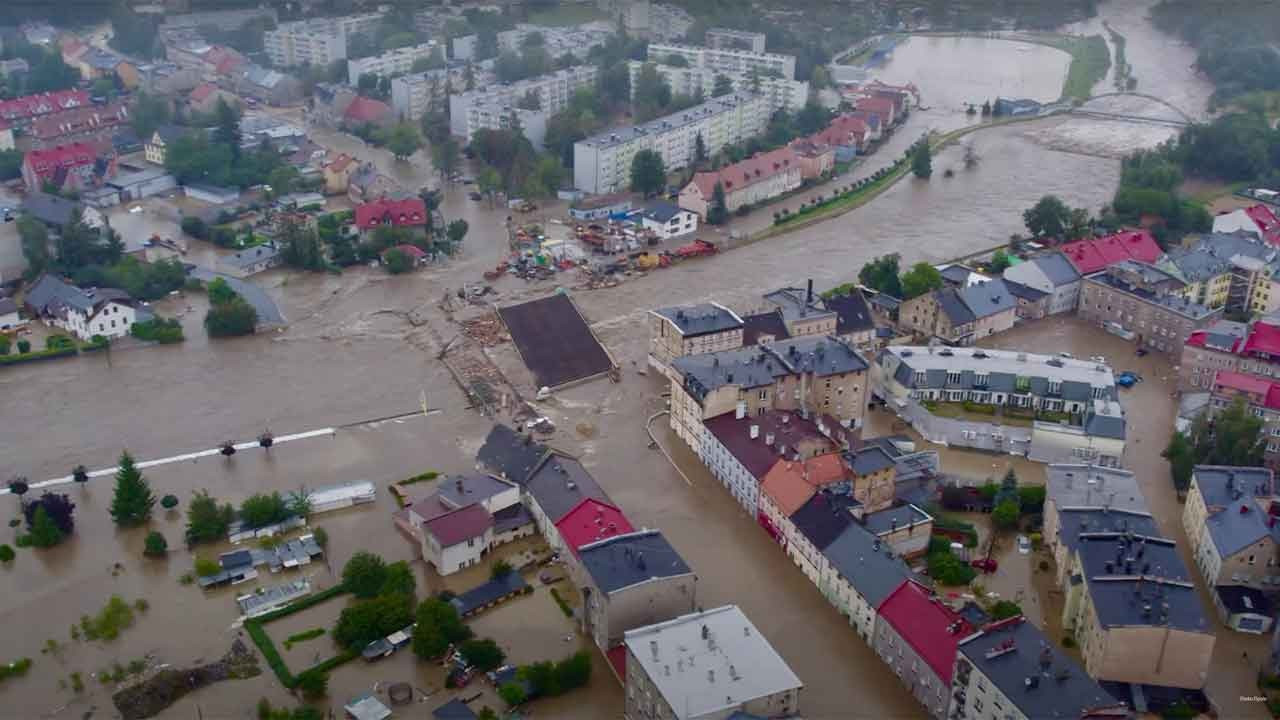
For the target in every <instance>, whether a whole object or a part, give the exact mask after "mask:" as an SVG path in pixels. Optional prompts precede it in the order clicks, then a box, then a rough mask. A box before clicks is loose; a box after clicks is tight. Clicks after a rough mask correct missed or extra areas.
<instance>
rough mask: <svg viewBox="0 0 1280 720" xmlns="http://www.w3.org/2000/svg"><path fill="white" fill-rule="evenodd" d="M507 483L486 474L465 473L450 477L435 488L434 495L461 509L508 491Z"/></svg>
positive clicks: (509, 487)
mask: <svg viewBox="0 0 1280 720" xmlns="http://www.w3.org/2000/svg"><path fill="white" fill-rule="evenodd" d="M510 489H511V486H510V485H508V484H507V483H505V482H503V481H501V480H499V479H497V478H495V477H493V476H492V475H488V474H486V473H466V474H463V475H450V476H449V477H447V478H444V479H443V480H442V481H441V482H440V483H439V484H438V485H437V487H436V492H435V494H436V495H437V496H439V498H440V499H441V500H444V501H445V502H446V503H449V504H451V505H452V506H453V507H462V506H464V505H470V504H471V503H476V502H484V501H485V500H488V499H489V498H491V497H493V496H494V495H497V494H498V493H501V492H502V491H504V490H510Z"/></svg>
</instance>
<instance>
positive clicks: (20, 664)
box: [0, 658, 31, 680]
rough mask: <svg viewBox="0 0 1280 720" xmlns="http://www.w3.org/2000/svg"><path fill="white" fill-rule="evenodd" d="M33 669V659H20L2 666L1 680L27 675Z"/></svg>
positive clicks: (0, 668) (0, 666)
mask: <svg viewBox="0 0 1280 720" xmlns="http://www.w3.org/2000/svg"><path fill="white" fill-rule="evenodd" d="M30 669H31V658H19V659H18V660H14V661H13V662H11V663H6V664H4V665H0V680H4V679H7V678H11V677H19V676H21V675H26V674H27V671H28V670H30Z"/></svg>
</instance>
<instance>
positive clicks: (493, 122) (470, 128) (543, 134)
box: [462, 99, 551, 152]
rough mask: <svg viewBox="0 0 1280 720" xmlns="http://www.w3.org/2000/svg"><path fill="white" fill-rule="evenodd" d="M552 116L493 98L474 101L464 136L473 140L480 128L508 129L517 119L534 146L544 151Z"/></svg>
mask: <svg viewBox="0 0 1280 720" xmlns="http://www.w3.org/2000/svg"><path fill="white" fill-rule="evenodd" d="M550 117H551V114H550V113H548V112H546V111H545V110H525V109H523V108H518V107H516V106H514V105H507V104H503V103H499V102H497V101H496V100H493V99H488V100H483V101H480V102H473V103H471V105H470V106H468V107H467V115H466V127H465V132H464V133H463V134H462V136H463V137H465V138H466V141H467V142H471V138H472V137H474V136H475V134H476V132H478V131H480V130H507V129H509V128H511V127H513V121H517V122H519V123H520V130H521V132H522V133H523V135H524V136H525V137H526V138H528V140H529V142H530V143H532V144H533V148H534V149H535V150H537V151H538V152H542V150H543V149H544V142H545V141H546V138H547V119H548V118H550Z"/></svg>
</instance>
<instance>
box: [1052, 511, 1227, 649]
mask: <svg viewBox="0 0 1280 720" xmlns="http://www.w3.org/2000/svg"><path fill="white" fill-rule="evenodd" d="M1076 552H1077V553H1078V554H1079V556H1080V566H1081V572H1082V574H1083V576H1084V579H1085V582H1086V584H1087V586H1088V591H1089V594H1090V596H1091V597H1092V598H1093V606H1094V612H1095V613H1096V614H1097V617H1098V622H1100V623H1101V624H1102V626H1103V627H1104V628H1112V627H1134V626H1146V625H1151V626H1160V627H1169V628H1171V629H1174V630H1185V631H1188V632H1204V633H1207V632H1210V627H1209V622H1208V620H1207V619H1206V618H1205V614H1204V607H1203V606H1202V605H1201V603H1200V596H1199V594H1198V593H1197V592H1196V588H1195V585H1194V584H1193V582H1192V580H1191V576H1190V573H1189V572H1188V571H1187V566H1186V565H1184V564H1183V562H1182V557H1181V556H1180V555H1179V554H1178V549H1177V547H1176V545H1175V544H1174V542H1173V541H1172V540H1166V539H1163V538H1138V537H1136V536H1135V537H1133V538H1129V537H1128V536H1127V535H1121V534H1119V533H1117V534H1114V535H1108V536H1096V535H1090V536H1085V537H1082V538H1081V539H1080V543H1079V547H1078V548H1077V550H1076ZM1108 566H1109V567H1108Z"/></svg>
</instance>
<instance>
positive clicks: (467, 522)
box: [396, 473, 534, 575]
mask: <svg viewBox="0 0 1280 720" xmlns="http://www.w3.org/2000/svg"><path fill="white" fill-rule="evenodd" d="M396 520H397V525H399V526H400V527H401V528H402V529H404V530H405V531H406V532H408V533H409V535H410V537H413V538H414V539H415V540H416V541H417V543H418V545H419V547H420V550H421V553H422V559H423V560H425V561H426V562H428V563H429V564H431V565H432V566H433V567H434V568H435V569H436V572H438V573H440V574H441V575H449V574H451V573H454V572H457V571H459V570H462V569H465V568H468V567H472V566H474V565H476V564H478V563H479V562H480V561H481V560H482V559H483V558H484V556H485V555H487V554H488V553H489V552H490V551H491V550H492V549H493V548H495V547H497V546H499V545H502V544H505V543H508V542H511V541H513V540H517V539H519V538H522V537H526V536H528V535H531V534H532V533H533V531H534V523H533V518H532V516H531V515H530V514H529V512H528V511H527V510H526V509H525V508H524V506H523V505H522V504H521V499H520V487H519V486H518V485H516V484H515V483H513V482H510V481H508V480H503V479H501V478H498V477H494V476H492V475H488V474H483V473H472V474H467V475H455V476H452V477H448V478H445V479H444V480H443V481H442V482H440V484H439V486H438V489H437V490H436V492H434V493H432V494H431V495H429V496H427V497H426V498H423V499H422V500H419V501H417V502H414V503H413V504H412V505H410V506H409V507H408V508H407V509H406V510H405V511H404V512H403V513H397V517H396Z"/></svg>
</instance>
